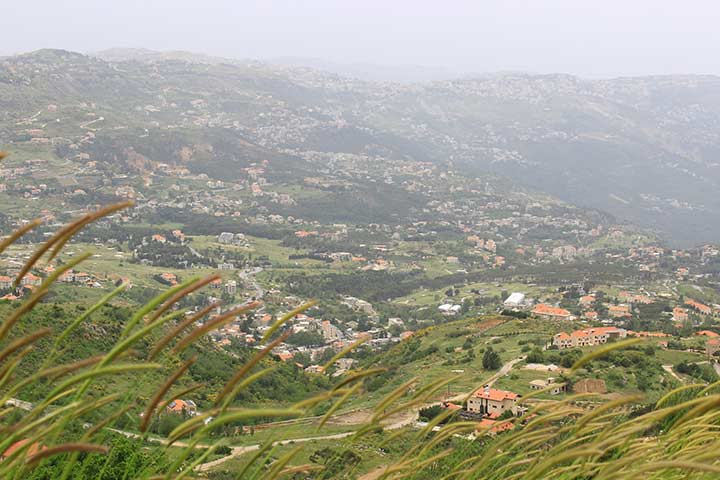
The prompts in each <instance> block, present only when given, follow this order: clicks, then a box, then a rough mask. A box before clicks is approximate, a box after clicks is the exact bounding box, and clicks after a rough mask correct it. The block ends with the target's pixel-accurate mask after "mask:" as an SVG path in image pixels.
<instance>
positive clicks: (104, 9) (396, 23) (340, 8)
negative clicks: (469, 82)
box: [0, 0, 720, 77]
mask: <svg viewBox="0 0 720 480" xmlns="http://www.w3.org/2000/svg"><path fill="white" fill-rule="evenodd" d="M5 2H10V0H0V3H5ZM0 18H2V40H1V41H0V54H11V53H17V52H24V51H29V50H35V49H38V48H45V47H52V48H64V49H68V50H76V51H83V52H87V51H96V50H102V49H105V48H110V47H144V48H150V49H159V50H169V49H180V50H191V51H196V52H202V53H208V54H213V55H221V56H229V57H237V58H259V59H268V58H273V57H287V56H295V57H315V58H321V59H324V60H330V61H333V62H343V63H373V64H389V65H426V66H439V67H446V68H449V69H451V70H453V71H458V72H487V71H497V70H524V71H532V72H539V73H546V72H566V73H573V74H579V75H583V76H593V77H597V76H616V75H639V74H655V73H714V74H720V28H719V26H718V23H719V22H718V20H720V1H718V0H474V1H471V0H467V1H461V0H435V1H429V0H305V1H290V0H34V1H12V7H11V8H8V7H7V6H5V8H2V15H1V16H0Z"/></svg>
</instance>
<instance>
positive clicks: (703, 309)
mask: <svg viewBox="0 0 720 480" xmlns="http://www.w3.org/2000/svg"><path fill="white" fill-rule="evenodd" d="M685 305H687V306H689V307H690V308H692V309H693V310H696V311H698V312H700V313H702V314H703V315H711V314H712V308H710V307H708V306H707V305H705V304H704V303H700V302H697V301H695V300H693V299H692V298H688V299H686V300H685Z"/></svg>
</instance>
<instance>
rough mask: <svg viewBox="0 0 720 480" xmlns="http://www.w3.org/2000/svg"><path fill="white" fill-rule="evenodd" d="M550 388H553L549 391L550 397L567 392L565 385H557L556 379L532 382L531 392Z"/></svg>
mask: <svg viewBox="0 0 720 480" xmlns="http://www.w3.org/2000/svg"><path fill="white" fill-rule="evenodd" d="M548 387H552V388H551V389H550V390H548V393H549V394H550V395H558V394H559V393H562V392H564V391H565V384H564V383H555V379H554V378H552V377H551V378H548V379H547V380H531V381H530V390H545V389H546V388H548Z"/></svg>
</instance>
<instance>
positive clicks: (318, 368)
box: [305, 365, 325, 375]
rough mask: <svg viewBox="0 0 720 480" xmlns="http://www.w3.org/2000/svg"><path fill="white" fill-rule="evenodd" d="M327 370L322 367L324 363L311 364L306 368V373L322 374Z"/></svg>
mask: <svg viewBox="0 0 720 480" xmlns="http://www.w3.org/2000/svg"><path fill="white" fill-rule="evenodd" d="M324 372H325V369H324V368H323V367H322V365H310V366H309V367H307V368H306V369H305V373H312V374H316V375H321V374H322V373H324Z"/></svg>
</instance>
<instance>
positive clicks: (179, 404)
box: [165, 398, 197, 415]
mask: <svg viewBox="0 0 720 480" xmlns="http://www.w3.org/2000/svg"><path fill="white" fill-rule="evenodd" d="M165 409H166V410H167V411H168V412H170V413H177V414H181V413H185V414H187V415H193V414H195V413H196V412H197V405H195V402H193V401H192V400H180V399H179V398H177V399H175V400H173V401H172V402H170V403H168V406H167V407H166V408H165Z"/></svg>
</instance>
